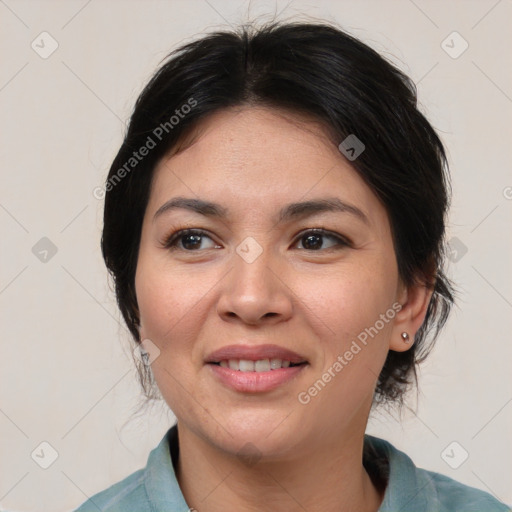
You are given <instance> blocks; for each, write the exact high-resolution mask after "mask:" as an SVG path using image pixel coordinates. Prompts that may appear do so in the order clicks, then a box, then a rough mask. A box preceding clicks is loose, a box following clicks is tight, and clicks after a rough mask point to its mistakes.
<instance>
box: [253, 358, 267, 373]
mask: <svg viewBox="0 0 512 512" xmlns="http://www.w3.org/2000/svg"><path fill="white" fill-rule="evenodd" d="M254 370H255V371H257V372H268V371H269V370H270V361H269V360H268V359H261V360H259V361H255V363H254Z"/></svg>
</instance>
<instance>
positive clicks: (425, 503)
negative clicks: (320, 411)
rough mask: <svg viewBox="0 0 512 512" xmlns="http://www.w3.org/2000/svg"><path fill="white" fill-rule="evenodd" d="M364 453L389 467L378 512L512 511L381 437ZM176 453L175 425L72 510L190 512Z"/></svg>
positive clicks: (368, 438) (368, 439) (371, 440)
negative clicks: (126, 470)
mask: <svg viewBox="0 0 512 512" xmlns="http://www.w3.org/2000/svg"><path fill="white" fill-rule="evenodd" d="M368 450H369V451H370V452H371V453H374V454H375V455H376V458H377V459H379V460H381V461H384V462H385V465H386V466H388V470H387V471H386V475H385V477H386V478H387V486H386V491H385V495H384V500H383V502H382V505H381V506H380V508H379V512H510V510H511V509H510V508H509V507H508V506H506V505H505V504H503V503H501V502H499V501H498V500H496V499H495V498H494V497H493V496H491V495H490V494H488V493H486V492H483V491H480V490H478V489H475V488H473V487H468V486H467V485H463V484H461V483H459V482H456V481H455V480H452V479H451V478H448V477H446V476H444V475H441V474H439V473H433V472H431V471H426V470H424V469H419V468H417V467H416V466H415V465H414V464H413V462H412V460H411V459H410V458H409V457H408V456H407V455H405V453H403V452H401V451H399V450H397V449H396V448H395V447H394V446H392V445H391V444H390V443H388V442H386V441H384V440H382V439H378V438H376V437H372V436H369V435H366V436H365V452H367V451H368ZM171 453H172V458H171ZM178 453H179V450H178V431H177V426H176V425H174V426H173V427H172V428H170V429H169V431H168V432H167V433H166V435H165V436H164V438H163V439H162V441H160V444H159V445H158V446H157V447H156V448H155V449H154V450H152V451H151V453H150V455H149V457H148V462H147V465H146V467H145V468H144V469H140V470H138V471H136V472H135V473H132V474H131V475H130V476H128V477H126V478H125V479H124V480H122V481H120V482H118V483H117V484H114V485H112V486H111V487H109V488H108V489H106V490H104V491H102V492H100V493H98V494H96V495H94V496H93V497H92V498H90V499H89V500H87V501H86V502H85V503H84V504H82V505H81V506H80V507H79V508H78V509H77V510H76V512H98V511H102V512H189V510H190V508H189V507H188V505H187V503H186V502H185V498H184V497H183V494H182V493H181V489H180V486H179V484H178V481H177V480H176V474H175V472H174V467H173V459H174V462H175V463H176V462H177V457H178ZM198 512H200V511H198Z"/></svg>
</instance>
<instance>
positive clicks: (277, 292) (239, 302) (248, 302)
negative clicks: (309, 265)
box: [217, 250, 293, 325]
mask: <svg viewBox="0 0 512 512" xmlns="http://www.w3.org/2000/svg"><path fill="white" fill-rule="evenodd" d="M268 253H269V251H268V250H266V251H263V253H262V254H261V255H260V256H259V257H258V258H257V259H256V260H255V261H252V262H251V263H249V262H247V261H245V260H244V259H243V258H242V257H240V256H239V255H238V254H234V256H233V260H234V268H233V269H232V270H231V271H230V272H229V273H228V275H227V276H226V279H225V280H223V281H222V282H223V283H224V287H223V289H222V292H221V295H220V297H219V301H218V305H217V311H218V314H219V315H220V316H221V317H222V318H223V320H225V321H229V322H241V323H245V324H250V325H259V324H262V325H273V324H276V323H280V322H283V321H286V320H288V319H289V318H290V317H291V315H292V311H293V300H292V298H293V293H292V291H291V288H290V287H289V286H288V285H287V283H286V278H285V275H284V273H283V272H282V270H281V271H280V270H279V267H278V266H277V264H276V262H275V261H271V259H272V258H270V257H267V256H266V254H268Z"/></svg>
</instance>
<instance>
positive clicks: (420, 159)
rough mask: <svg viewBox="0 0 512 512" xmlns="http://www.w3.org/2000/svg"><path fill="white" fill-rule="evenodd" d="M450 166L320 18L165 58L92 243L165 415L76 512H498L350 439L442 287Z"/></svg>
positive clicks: (393, 94)
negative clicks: (169, 422) (133, 462)
mask: <svg viewBox="0 0 512 512" xmlns="http://www.w3.org/2000/svg"><path fill="white" fill-rule="evenodd" d="M446 168H447V165H446V159H445V153H444V148H443V145H442V143H441V142H440V140H439V138H438V137H437V135H436V133H435V131H434V130H433V128H432V127H431V126H430V124H429V123H428V122H427V120H426V119H425V118H424V116H423V115H422V114H421V113H420V112H419V111H418V110H417V108H416V94H415V88H414V85H413V83H412V82H411V81H410V80H409V79H408V78H407V77H406V76H404V75H403V74H402V73H401V72H400V71H399V70H397V69H396V68H395V67H393V66H392V65H390V64H389V63H388V62H387V61H385V60H384V59H383V58H382V57H381V56H379V55H378V54H377V53H376V52H375V51H373V50H372V49H370V48H369V47H367V46H366V45H364V44H363V43H361V42H360V41H358V40H357V39H354V38H352V37H351V36H349V35H347V34H345V33H344V32H342V31H340V30H339V29H337V28H335V27H332V26H328V25H323V24H315V25H313V24H273V25H269V26H266V27H263V28H260V29H254V28H247V27H246V28H243V29H240V30H239V31H238V32H222V33H215V34H212V35H208V36H206V37H204V38H202V39H200V40H198V41H196V42H194V43H191V44H189V45H186V46H184V47H182V48H180V49H178V50H177V51H176V52H174V54H172V55H171V57H170V59H169V60H168V61H167V62H166V63H165V64H164V65H163V66H162V68H161V69H160V70H159V71H158V72H157V73H156V75H155V76H154V77H153V78H152V79H151V81H150V82H149V84H148V85H147V86H146V88H145V90H144V91H143V92H142V94H141V96H140V97H139V99H138V101H137V104H136V107H135V110H134V113H133V115H132V118H131V122H130V126H129V130H128V133H127V135H126V137H125V140H124V142H123V145H122V147H121V149H120V150H119V153H118V155H117V157H116V158H115V160H114V162H113V164H112V167H111V169H110V173H109V177H108V179H107V183H106V187H105V191H106V197H105V213H104V231H103V239H102V249H103V255H104V258H105V262H106V264H107V267H108V269H109V270H110V272H111V273H112V275H113V277H114V280H115V286H116V293H117V299H118V303H119V307H120V309H121V312H122V314H123V317H124V319H125V321H126V323H127V325H128V327H129V329H130V331H131V333H132V335H133V337H134V340H135V342H136V343H137V346H138V347H139V348H140V353H141V354H142V357H141V362H140V365H139V366H140V372H141V378H142V383H143V386H144V389H145V391H146V393H147V394H148V395H150V396H153V395H154V393H155V386H156V387H157V388H158V390H159V393H161V395H162V397H163V398H164V399H165V401H166V402H167V404H168V405H169V407H170V408H171V410H172V411H173V412H174V414H175V415H176V417H177V420H178V421H177V425H175V426H174V427H172V428H171V429H170V430H169V431H168V433H167V434H166V436H165V437H164V439H162V441H161V443H160V444H159V446H158V447H157V448H155V449H154V450H153V451H152V452H151V454H150V456H149V459H148V464H147V466H146V468H145V469H143V470H140V471H137V472H136V473H134V474H132V475H130V476H129V477H127V478H126V479H125V480H123V481H121V482H119V483H118V484H116V485H114V486H112V487H111V488H109V489H107V490H105V491H103V492H101V493H99V494H97V495H96V496H93V497H92V498H91V499H90V500H88V501H87V502H86V503H85V504H83V505H82V506H81V507H80V508H79V511H80V512H85V511H89V510H91V511H92V510H98V509H99V510H105V511H110V512H114V511H129V510H134V511H135V510H136V511H138V512H143V511H145V510H148V511H149V510H152V511H159V512H164V511H173V512H178V511H179V512H184V511H186V510H189V509H190V510H197V511H199V512H211V511H221V510H222V511H225V510H240V511H242V510H244V511H245V510H247V511H249V510H251V511H252V510H255V511H256V510H257V511H261V510H272V511H286V512H290V511H296V510H297V511H299V510H301V511H303V510H307V511H320V510H321V511H331V510H332V511H349V510H350V511H353V510H354V511H355V510H357V511H368V512H369V511H389V512H391V511H393V512H396V511H398V510H402V511H406V510H407V511H415V512H417V511H450V512H453V511H470V510H471V511H479V512H483V511H501V510H508V507H506V506H505V505H504V504H501V503H499V502H498V501H497V500H495V499H494V498H493V497H492V496H491V495H489V494H487V493H485V492H482V491H479V490H477V489H473V488H470V487H467V486H465V485H462V484H460V483H457V482H455V481H453V480H451V479H449V478H447V477H445V476H442V475H440V474H435V473H431V472H427V471H424V470H421V469H418V468H416V467H415V466H414V464H413V463H412V461H411V460H410V459H409V458H408V457H407V456H406V455H405V454H403V453H402V452H400V451H398V450H397V449H395V448H394V447H393V446H391V445H390V444H389V443H387V442H385V441H383V440H381V439H377V438H374V437H371V436H367V435H365V428H366V423H367V420H368V416H369V413H370V409H371V407H372V405H375V404H378V403H382V402H397V403H398V404H400V402H401V400H402V397H403V394H404V392H405V391H406V389H407V387H408V385H409V384H411V383H414V381H415V365H416V364H417V363H418V362H419V361H421V360H422V359H423V358H424V357H425V356H426V354H427V352H428V350H429V348H430V347H431V345H432V342H433V341H434V339H435V338H436V336H437V334H438V332H439V329H440V328H441V327H442V325H443V324H444V322H445V321H446V318H447V316H448V313H449V310H450V306H451V304H452V302H453V297H452V291H451V285H450V282H449V281H448V279H447V278H446V277H445V276H444V274H443V242H444V229H445V217H446V213H447V209H448V200H449V197H448V188H449V187H448V174H447V170H446Z"/></svg>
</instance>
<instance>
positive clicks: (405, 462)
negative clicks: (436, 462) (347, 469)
mask: <svg viewBox="0 0 512 512" xmlns="http://www.w3.org/2000/svg"><path fill="white" fill-rule="evenodd" d="M365 451H366V452H367V453H368V452H371V454H372V456H373V457H375V458H377V459H380V460H378V461H377V466H378V467H379V466H380V467H384V466H385V467H386V468H387V470H386V474H385V475H383V476H384V478H385V479H386V480H387V487H386V491H385V495H384V500H383V502H382V505H381V508H380V509H379V512H395V511H396V510H415V511H416V510H417V511H423V512H431V511H436V512H510V510H511V509H510V507H508V506H507V505H505V504H504V503H502V502H500V501H499V500H497V499H496V498H494V497H493V496H492V495H491V494H489V493H487V492H484V491H481V490H480V489H476V488H474V487H470V486H468V485H464V484H462V483H460V482H457V481H456V480H453V479H452V478H449V477H447V476H445V475H442V474H440V473H435V472H432V471H427V470H425V469H420V468H417V467H416V466H415V465H414V463H413V462H412V460H411V459H410V458H409V457H408V456H407V455H406V454H405V453H403V452H401V451H400V450H398V449H396V448H395V447H394V446H393V445H392V444H390V443H388V442H387V441H384V440H382V439H378V438H376V437H373V436H368V435H367V436H366V437H365ZM383 462H384V464H383Z"/></svg>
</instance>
